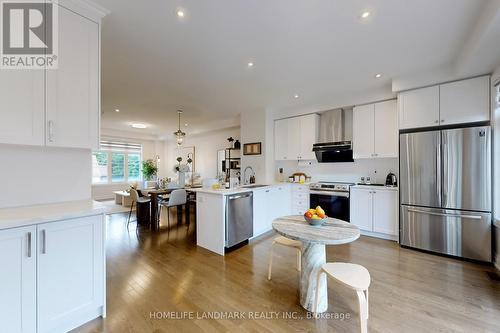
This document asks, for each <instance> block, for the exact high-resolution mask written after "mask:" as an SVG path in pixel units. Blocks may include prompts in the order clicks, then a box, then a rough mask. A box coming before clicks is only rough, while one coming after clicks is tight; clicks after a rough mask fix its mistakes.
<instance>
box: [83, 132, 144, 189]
mask: <svg viewBox="0 0 500 333" xmlns="http://www.w3.org/2000/svg"><path fill="white" fill-rule="evenodd" d="M100 147H101V149H100V150H99V151H97V152H94V153H92V183H94V184H106V183H126V182H132V181H140V180H141V179H142V177H141V161H142V145H141V144H138V143H128V142H118V141H111V140H102V141H101V145H100Z"/></svg>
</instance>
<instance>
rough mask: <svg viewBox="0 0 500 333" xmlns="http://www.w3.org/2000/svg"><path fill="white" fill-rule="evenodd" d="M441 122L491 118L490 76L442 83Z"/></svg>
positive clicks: (466, 121)
mask: <svg viewBox="0 0 500 333" xmlns="http://www.w3.org/2000/svg"><path fill="white" fill-rule="evenodd" d="M439 89H440V92H439V93H440V95H439V96H440V124H441V125H452V124H463V123H474V122H481V121H488V120H490V77H489V76H481V77H476V78H472V79H468V80H462V81H456V82H451V83H446V84H442V85H440V88H439Z"/></svg>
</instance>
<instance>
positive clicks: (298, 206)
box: [291, 184, 310, 215]
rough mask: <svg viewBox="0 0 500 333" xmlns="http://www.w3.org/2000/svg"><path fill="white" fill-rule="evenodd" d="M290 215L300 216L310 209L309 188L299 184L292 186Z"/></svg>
mask: <svg viewBox="0 0 500 333" xmlns="http://www.w3.org/2000/svg"><path fill="white" fill-rule="evenodd" d="M291 186H292V187H291V192H292V205H291V206H292V211H291V214H292V215H302V214H304V213H305V212H306V211H307V210H308V209H309V208H310V207H309V205H310V198H309V196H310V190H309V186H307V185H301V184H292V185H291Z"/></svg>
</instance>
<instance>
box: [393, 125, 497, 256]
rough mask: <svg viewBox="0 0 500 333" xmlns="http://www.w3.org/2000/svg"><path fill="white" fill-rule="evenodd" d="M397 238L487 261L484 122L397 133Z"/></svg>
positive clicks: (486, 135)
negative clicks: (398, 164) (398, 174)
mask: <svg viewBox="0 0 500 333" xmlns="http://www.w3.org/2000/svg"><path fill="white" fill-rule="evenodd" d="M400 191H401V192H400V198H401V216H400V243H401V244H402V245H405V246H409V247H413V248H418V249H423V250H428V251H432V252H438V253H443V254H448V255H453V256H459V257H464V258H469V259H476V260H481V261H491V259H492V258H491V206H492V202H491V129H490V127H489V126H482V127H470V128H460V129H449V130H435V131H428V132H415V133H404V134H400Z"/></svg>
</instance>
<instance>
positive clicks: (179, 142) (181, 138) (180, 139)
mask: <svg viewBox="0 0 500 333" xmlns="http://www.w3.org/2000/svg"><path fill="white" fill-rule="evenodd" d="M177 113H178V114H179V129H178V130H177V132H174V135H175V137H176V141H177V146H182V142H183V141H184V137H185V136H186V133H184V132H183V131H181V114H182V110H177Z"/></svg>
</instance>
